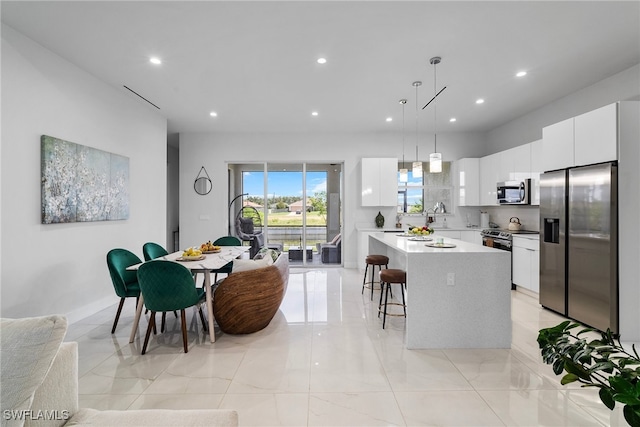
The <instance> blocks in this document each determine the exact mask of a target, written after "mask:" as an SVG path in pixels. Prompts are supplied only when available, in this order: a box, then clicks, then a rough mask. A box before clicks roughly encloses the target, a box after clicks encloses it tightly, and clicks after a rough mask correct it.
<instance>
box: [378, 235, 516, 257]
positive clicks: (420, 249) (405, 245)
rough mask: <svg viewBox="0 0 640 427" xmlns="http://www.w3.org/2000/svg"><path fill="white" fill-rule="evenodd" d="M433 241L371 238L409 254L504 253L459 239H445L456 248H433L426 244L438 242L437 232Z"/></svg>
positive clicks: (408, 238)
mask: <svg viewBox="0 0 640 427" xmlns="http://www.w3.org/2000/svg"><path fill="white" fill-rule="evenodd" d="M429 237H430V238H432V239H433V240H431V241H430V242H429V241H415V240H410V239H411V238H410V237H402V236H398V235H397V234H394V233H374V234H372V235H371V238H374V239H376V240H379V241H380V242H382V243H384V244H385V245H387V246H389V247H392V248H394V249H396V250H399V251H401V252H404V253H407V254H415V253H443V252H444V253H487V252H504V251H501V250H500V249H494V248H490V247H487V246H482V245H477V244H475V243H469V242H464V241H462V240H459V239H449V238H446V237H445V238H443V241H444V243H450V244H454V245H456V246H455V248H433V247H429V246H427V245H426V243H433V242H436V239H438V235H437V232H436V234H434V235H433V236H429Z"/></svg>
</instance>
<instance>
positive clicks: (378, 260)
mask: <svg viewBox="0 0 640 427" xmlns="http://www.w3.org/2000/svg"><path fill="white" fill-rule="evenodd" d="M365 262H366V263H367V264H368V265H388V264H389V257H388V256H386V255H367V257H366V258H365Z"/></svg>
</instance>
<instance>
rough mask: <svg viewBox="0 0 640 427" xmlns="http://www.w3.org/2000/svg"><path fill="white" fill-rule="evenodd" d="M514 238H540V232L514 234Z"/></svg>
mask: <svg viewBox="0 0 640 427" xmlns="http://www.w3.org/2000/svg"><path fill="white" fill-rule="evenodd" d="M512 237H513V238H514V239H527V240H540V234H512Z"/></svg>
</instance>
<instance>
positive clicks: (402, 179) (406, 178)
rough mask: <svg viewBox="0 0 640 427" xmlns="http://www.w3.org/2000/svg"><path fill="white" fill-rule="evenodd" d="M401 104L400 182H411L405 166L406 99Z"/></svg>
mask: <svg viewBox="0 0 640 427" xmlns="http://www.w3.org/2000/svg"><path fill="white" fill-rule="evenodd" d="M399 102H400V104H402V168H401V169H400V178H399V179H400V182H407V181H409V171H408V170H407V168H406V167H405V166H404V106H405V104H406V103H407V100H406V99H401V100H400V101H399Z"/></svg>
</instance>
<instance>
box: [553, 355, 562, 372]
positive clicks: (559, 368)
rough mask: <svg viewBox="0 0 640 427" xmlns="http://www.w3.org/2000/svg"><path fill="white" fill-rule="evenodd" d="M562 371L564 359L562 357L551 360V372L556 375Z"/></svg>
mask: <svg viewBox="0 0 640 427" xmlns="http://www.w3.org/2000/svg"><path fill="white" fill-rule="evenodd" d="M563 371H564V361H563V360H562V359H557V360H556V361H555V362H553V373H554V374H556V375H560V374H561V373H562V372H563Z"/></svg>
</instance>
